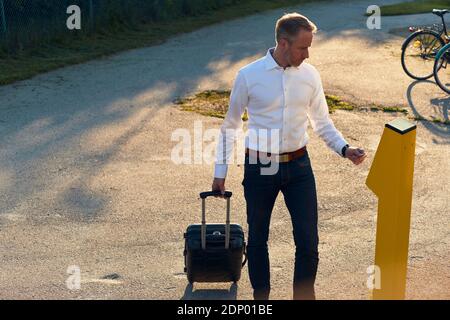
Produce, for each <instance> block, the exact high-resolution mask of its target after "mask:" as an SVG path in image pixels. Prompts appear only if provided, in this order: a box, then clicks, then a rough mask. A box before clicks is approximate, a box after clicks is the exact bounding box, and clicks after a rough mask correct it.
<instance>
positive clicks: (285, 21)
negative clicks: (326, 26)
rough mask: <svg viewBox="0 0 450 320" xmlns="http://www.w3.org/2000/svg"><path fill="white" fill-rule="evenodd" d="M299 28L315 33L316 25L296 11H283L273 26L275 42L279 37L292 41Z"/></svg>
mask: <svg viewBox="0 0 450 320" xmlns="http://www.w3.org/2000/svg"><path fill="white" fill-rule="evenodd" d="M300 30H306V31H310V32H312V33H315V32H316V31H317V27H316V25H315V24H314V23H313V22H312V21H311V20H309V19H308V18H307V17H305V16H303V15H301V14H299V13H297V12H293V13H285V14H284V15H283V16H282V17H281V18H280V19H278V21H277V24H276V26H275V40H276V41H277V43H278V41H280V40H281V39H287V40H288V41H292V40H293V39H294V37H295V36H296V35H297V34H298V33H299V31H300Z"/></svg>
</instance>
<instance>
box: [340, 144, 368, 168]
mask: <svg viewBox="0 0 450 320" xmlns="http://www.w3.org/2000/svg"><path fill="white" fill-rule="evenodd" d="M345 157H346V158H347V159H349V160H350V161H351V162H353V163H354V164H356V165H358V164H360V163H361V162H363V161H364V159H365V158H366V157H367V155H366V153H365V152H364V150H363V149H361V148H354V147H348V148H347V150H345Z"/></svg>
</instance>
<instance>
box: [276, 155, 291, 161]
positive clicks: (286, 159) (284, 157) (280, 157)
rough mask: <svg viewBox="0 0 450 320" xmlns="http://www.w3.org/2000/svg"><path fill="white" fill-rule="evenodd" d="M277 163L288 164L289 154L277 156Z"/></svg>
mask: <svg viewBox="0 0 450 320" xmlns="http://www.w3.org/2000/svg"><path fill="white" fill-rule="evenodd" d="M277 161H278V162H288V161H289V154H288V153H285V154H277Z"/></svg>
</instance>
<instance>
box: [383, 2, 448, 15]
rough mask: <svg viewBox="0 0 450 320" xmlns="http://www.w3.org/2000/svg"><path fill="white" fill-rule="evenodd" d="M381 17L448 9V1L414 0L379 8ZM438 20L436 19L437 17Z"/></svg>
mask: <svg viewBox="0 0 450 320" xmlns="http://www.w3.org/2000/svg"><path fill="white" fill-rule="evenodd" d="M380 9H381V15H382V16H395V15H404V14H416V13H427V12H428V13H431V11H432V10H433V9H450V0H415V1H406V2H401V3H397V4H392V5H386V6H381V7H380ZM437 18H438V17H437Z"/></svg>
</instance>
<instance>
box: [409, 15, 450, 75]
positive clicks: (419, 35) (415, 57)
mask: <svg viewBox="0 0 450 320" xmlns="http://www.w3.org/2000/svg"><path fill="white" fill-rule="evenodd" d="M449 12H450V11H449V10H445V9H444V10H438V9H433V11H432V13H433V14H435V15H437V16H438V17H440V18H441V19H442V25H441V26H440V27H439V26H438V25H436V24H435V25H433V27H425V28H414V27H410V28H409V30H410V31H412V32H414V33H413V34H411V35H410V36H409V37H408V38H406V40H405V41H404V42H403V44H402V57H401V60H402V67H403V70H404V71H405V72H406V74H407V75H408V76H410V77H411V78H413V79H416V80H426V79H428V78H430V77H432V76H433V74H434V72H433V71H434V70H433V66H434V61H435V60H436V55H437V54H438V52H439V50H440V49H442V47H444V46H445V44H446V43H449V41H450V36H449V34H448V33H447V28H446V26H445V21H444V15H445V14H446V13H449Z"/></svg>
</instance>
